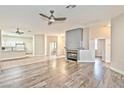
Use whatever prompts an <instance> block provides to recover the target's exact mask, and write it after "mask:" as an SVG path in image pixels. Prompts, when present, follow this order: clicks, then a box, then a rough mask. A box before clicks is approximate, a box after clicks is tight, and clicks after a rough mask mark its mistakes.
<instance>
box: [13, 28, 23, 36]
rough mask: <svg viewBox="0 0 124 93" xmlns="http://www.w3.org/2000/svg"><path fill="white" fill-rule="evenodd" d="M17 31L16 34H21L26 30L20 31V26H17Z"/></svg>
mask: <svg viewBox="0 0 124 93" xmlns="http://www.w3.org/2000/svg"><path fill="white" fill-rule="evenodd" d="M15 33H16V34H19V35H21V34H24V32H21V31H19V28H17V30H16V32H15Z"/></svg>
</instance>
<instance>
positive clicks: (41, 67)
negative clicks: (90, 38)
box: [0, 57, 124, 88]
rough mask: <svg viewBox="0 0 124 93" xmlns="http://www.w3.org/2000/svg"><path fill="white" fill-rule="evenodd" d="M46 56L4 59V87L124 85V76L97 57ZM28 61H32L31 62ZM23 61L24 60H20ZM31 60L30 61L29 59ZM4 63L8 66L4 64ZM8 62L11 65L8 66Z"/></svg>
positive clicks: (1, 76) (0, 74)
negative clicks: (86, 59)
mask: <svg viewBox="0 0 124 93" xmlns="http://www.w3.org/2000/svg"><path fill="white" fill-rule="evenodd" d="M40 59H44V57H37V58H33V57H32V58H27V59H22V61H20V60H19V61H18V60H15V61H12V63H13V64H14V62H15V64H14V65H13V64H12V66H11V61H7V62H9V66H7V65H4V64H7V62H0V66H1V72H0V87H1V88H30V87H33V88H85V87H88V88H89V87H90V88H96V87H124V76H123V75H120V74H119V73H116V72H114V71H112V70H110V69H109V68H108V67H106V64H104V63H103V62H101V61H100V59H96V62H95V63H87V62H86V63H76V62H66V60H65V59H64V58H54V59H50V60H40ZM27 61H28V62H27ZM18 62H21V63H18ZM26 62H27V63H28V64H27V63H26ZM2 66H4V67H3V68H2ZM6 66H7V68H6Z"/></svg>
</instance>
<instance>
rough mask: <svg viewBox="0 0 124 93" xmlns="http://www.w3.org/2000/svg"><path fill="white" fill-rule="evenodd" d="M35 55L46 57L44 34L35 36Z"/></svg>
mask: <svg viewBox="0 0 124 93" xmlns="http://www.w3.org/2000/svg"><path fill="white" fill-rule="evenodd" d="M33 55H34V56H41V55H45V36H44V35H42V34H41V35H40V34H38V35H34V37H33Z"/></svg>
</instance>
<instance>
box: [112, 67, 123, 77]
mask: <svg viewBox="0 0 124 93" xmlns="http://www.w3.org/2000/svg"><path fill="white" fill-rule="evenodd" d="M110 69H111V70H113V71H115V72H117V73H119V74H122V75H124V72H123V71H121V70H118V69H116V68H113V67H112V66H110Z"/></svg>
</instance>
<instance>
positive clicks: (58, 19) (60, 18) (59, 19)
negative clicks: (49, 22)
mask: <svg viewBox="0 0 124 93" xmlns="http://www.w3.org/2000/svg"><path fill="white" fill-rule="evenodd" d="M54 19H55V20H56V21H64V20H66V18H65V17H59V18H54Z"/></svg>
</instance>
